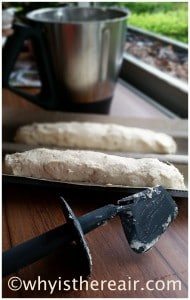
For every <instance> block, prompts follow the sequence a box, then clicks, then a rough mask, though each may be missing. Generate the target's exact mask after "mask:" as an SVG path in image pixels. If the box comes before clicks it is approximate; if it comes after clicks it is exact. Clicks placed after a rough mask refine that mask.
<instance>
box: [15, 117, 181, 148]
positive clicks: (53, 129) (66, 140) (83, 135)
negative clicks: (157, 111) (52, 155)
mask: <svg viewBox="0 0 190 300" xmlns="http://www.w3.org/2000/svg"><path fill="white" fill-rule="evenodd" d="M15 141H16V142H21V143H25V144H29V145H42V146H55V147H67V148H78V149H91V150H96V149H97V150H111V151H127V152H143V153H168V154H171V153H175V152H176V148H177V147H176V143H175V141H174V139H173V138H172V137H171V136H169V135H167V134H165V133H158V132H154V131H151V130H148V129H142V128H135V127H126V126H122V125H116V124H104V123H102V124H100V123H90V122H84V123H82V122H59V123H34V124H32V125H26V126H23V127H20V128H19V129H18V130H17V132H16V135H15Z"/></svg>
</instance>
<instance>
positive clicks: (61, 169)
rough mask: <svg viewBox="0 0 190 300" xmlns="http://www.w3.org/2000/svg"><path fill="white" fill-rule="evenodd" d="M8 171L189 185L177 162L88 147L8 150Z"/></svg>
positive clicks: (86, 179) (92, 180) (59, 177)
mask: <svg viewBox="0 0 190 300" xmlns="http://www.w3.org/2000/svg"><path fill="white" fill-rule="evenodd" d="M5 166H6V169H7V172H8V173H10V174H13V175H17V176H27V177H35V178H43V179H50V180H59V181H68V182H86V183H94V184H103V185H106V184H113V185H122V186H137V187H153V186H155V185H162V186H164V187H166V188H174V189H185V185H184V179H183V176H182V174H181V173H180V172H179V170H178V169H177V168H176V167H174V166H173V165H170V164H166V163H163V162H160V161H159V160H158V159H155V158H141V159H134V158H126V157H120V156H115V155H108V154H104V153H100V152H94V151H85V150H65V151H64V150H49V149H45V148H38V149H33V150H30V151H26V152H23V153H15V154H9V155H8V154H7V155H6V157H5Z"/></svg>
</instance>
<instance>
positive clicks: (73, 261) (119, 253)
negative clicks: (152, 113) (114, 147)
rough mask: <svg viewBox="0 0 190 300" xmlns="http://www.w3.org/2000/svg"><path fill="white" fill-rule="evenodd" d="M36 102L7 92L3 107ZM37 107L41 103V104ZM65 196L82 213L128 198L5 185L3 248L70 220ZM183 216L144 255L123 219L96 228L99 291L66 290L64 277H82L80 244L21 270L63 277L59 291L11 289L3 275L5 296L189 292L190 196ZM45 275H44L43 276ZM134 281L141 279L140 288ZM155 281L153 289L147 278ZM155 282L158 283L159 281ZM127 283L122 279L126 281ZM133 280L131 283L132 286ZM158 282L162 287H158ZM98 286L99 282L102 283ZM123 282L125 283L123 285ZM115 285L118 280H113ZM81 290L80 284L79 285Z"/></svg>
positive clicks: (93, 246)
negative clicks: (137, 250) (189, 227)
mask: <svg viewBox="0 0 190 300" xmlns="http://www.w3.org/2000/svg"><path fill="white" fill-rule="evenodd" d="M6 105H9V106H14V105H15V106H17V107H18V106H20V107H21V113H22V106H23V107H24V106H31V107H32V105H29V104H27V102H26V101H22V100H21V99H19V97H17V96H14V95H13V94H12V93H10V92H8V91H6V90H5V91H3V107H4V106H6ZM35 109H37V108H35ZM59 195H62V196H64V197H65V199H66V200H67V201H68V203H69V204H70V206H71V207H72V209H73V211H74V212H75V214H76V215H77V216H79V215H82V214H84V213H86V212H88V211H90V210H92V209H95V208H98V207H100V206H102V205H105V204H107V203H116V201H117V200H118V199H120V198H121V197H123V196H124V195H121V194H119V193H118V194H114V195H113V194H112V195H110V194H108V193H107V194H98V193H97V194H94V193H88V194H87V193H84V192H83V193H82V192H81V193H75V191H69V190H61V191H58V190H53V189H49V190H47V189H46V190H44V189H42V188H40V187H30V188H29V187H27V186H23V185H19V186H18V185H17V186H16V185H5V186H3V197H2V198H3V199H2V200H3V209H2V214H3V216H2V217H3V218H2V219H3V227H2V229H3V250H6V249H9V248H10V247H12V246H15V245H18V244H19V243H22V242H23V241H25V240H27V239H30V238H32V237H35V236H37V235H39V234H41V233H44V232H46V231H47V230H50V229H52V228H55V227H56V226H58V225H61V224H63V223H64V222H65V220H64V217H63V213H62V211H61V206H60V201H59ZM176 201H177V204H178V207H179V215H178V217H177V219H176V220H175V221H174V222H173V223H172V225H171V226H170V227H169V229H168V230H167V232H166V233H165V234H164V235H163V236H162V237H161V239H160V240H159V241H158V242H157V244H156V246H155V247H154V248H153V249H152V250H151V251H149V252H147V253H145V254H142V255H139V254H136V253H134V252H133V251H132V250H131V249H130V248H129V246H128V244H127V241H126V239H125V236H124V232H123V230H122V227H121V224H120V220H119V218H114V219H113V220H111V221H109V222H108V223H107V224H106V225H105V226H103V227H101V228H98V229H96V230H95V231H93V232H91V233H89V234H88V235H87V236H86V240H87V242H88V245H89V247H90V250H91V255H92V260H93V270H92V276H91V278H89V280H88V283H89V286H90V282H92V281H93V280H96V281H97V282H98V283H99V290H96V291H93V289H90V288H89V290H87V291H86V290H85V287H84V286H83V289H82V290H81V291H80V290H70V291H64V286H61V281H62V283H63V282H64V280H72V279H73V278H75V279H77V278H78V276H79V275H80V272H79V269H80V258H79V257H78V256H77V253H75V251H74V249H69V248H64V249H59V250H58V251H56V253H53V254H52V255H50V256H48V257H46V258H44V259H42V260H40V261H38V262H36V263H34V264H32V265H30V266H28V267H25V268H23V269H22V270H20V271H19V272H18V273H17V274H12V275H11V276H18V277H19V278H20V280H21V281H22V282H23V281H25V282H28V281H29V280H31V282H33V283H34V282H35V280H39V278H40V280H46V281H48V280H51V282H52V283H53V282H55V280H57V281H58V283H59V284H58V283H57V286H56V287H55V291H54V293H53V294H50V289H49V288H48V286H46V289H47V290H45V288H44V287H45V286H44V283H43V282H42V283H41V284H40V286H39V287H38V288H39V289H40V290H38V288H37V286H36V287H35V288H34V290H33V291H32V290H31V289H28V290H25V289H24V287H22V288H21V289H19V290H18V291H11V290H10V288H9V287H8V281H9V279H10V277H11V276H8V277H6V278H4V279H3V285H2V288H3V290H2V296H3V297H5V298H8V297H13V298H14V297H17V298H21V297H25V298H27V297H46V298H48V297H69V298H70V297H75V298H79V297H89V298H91V297H102V298H103V297H112V298H114V297H126V298H128V297H131V298H138V297H145V298H146V297H152V298H154V297H156V298H162V297H164V298H165V297H173V298H178V297H179V298H183V297H187V268H188V266H187V199H177V200H176ZM39 276H40V277H39ZM111 280H114V281H115V282H116V284H117V283H118V284H119V282H120V281H121V280H122V281H125V282H126V289H127V290H125V291H124V290H119V289H116V290H115V291H114V290H109V288H108V285H107V284H106V283H105V282H104V286H103V288H102V290H101V286H100V284H101V281H107V282H108V281H111ZM134 280H139V281H140V282H139V283H138V284H137V287H136V290H135V289H134V287H133V283H134ZM149 280H151V281H152V282H151V284H150V286H149V287H150V288H151V289H152V290H148V289H147V288H146V282H147V281H149ZM153 282H154V283H153ZM120 283H121V282H120ZM130 283H131V284H132V285H131V288H130ZM156 285H157V289H156ZM96 287H97V286H96ZM120 287H121V285H120ZM112 288H113V285H112ZM78 289H79V287H78Z"/></svg>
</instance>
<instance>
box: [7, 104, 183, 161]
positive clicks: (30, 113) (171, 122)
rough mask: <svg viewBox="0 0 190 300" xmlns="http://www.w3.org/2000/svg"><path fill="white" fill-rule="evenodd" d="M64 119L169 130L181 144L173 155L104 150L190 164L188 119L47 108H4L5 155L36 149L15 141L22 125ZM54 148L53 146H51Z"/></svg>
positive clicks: (123, 154)
mask: <svg viewBox="0 0 190 300" xmlns="http://www.w3.org/2000/svg"><path fill="white" fill-rule="evenodd" d="M60 121H81V122H84V121H88V122H102V123H115V124H121V125H125V126H131V127H140V128H147V129H151V130H155V131H159V132H165V133H168V134H170V135H171V136H173V138H174V139H175V141H176V143H177V148H178V150H177V153H176V154H175V155H174V154H172V155H170V154H152V153H146V154H144V153H129V152H113V151H109V152H108V151H102V150H101V152H105V153H110V154H114V155H120V156H128V157H133V158H142V157H156V158H158V159H159V160H161V161H169V162H171V163H174V164H187V163H188V153H187V149H188V122H187V120H184V119H179V118H176V119H167V118H163V119H151V118H150V119H147V118H146V119H145V118H122V117H116V116H107V115H96V114H79V113H64V112H57V111H46V110H43V109H39V108H38V109H24V108H22V111H21V109H15V108H4V109H3V114H2V151H3V154H6V153H13V152H22V151H26V150H29V149H32V148H34V147H36V146H31V145H25V144H19V143H15V142H14V135H15V132H16V129H17V128H18V127H19V126H23V125H26V124H30V123H33V122H60ZM49 148H50V147H49Z"/></svg>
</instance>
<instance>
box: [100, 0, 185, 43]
mask: <svg viewBox="0 0 190 300" xmlns="http://www.w3.org/2000/svg"><path fill="white" fill-rule="evenodd" d="M101 5H102V6H119V7H125V8H128V9H129V11H130V12H131V16H130V18H129V20H128V23H129V24H130V25H133V26H136V27H141V28H143V29H146V30H149V31H152V32H155V33H158V34H161V35H165V36H168V37H171V38H173V39H176V40H179V41H182V42H185V43H187V42H188V3H187V2H101Z"/></svg>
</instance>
